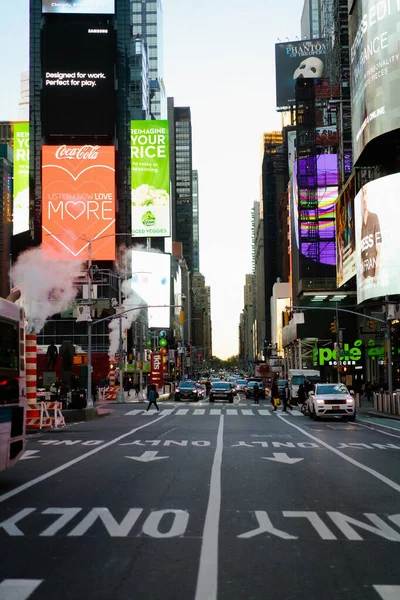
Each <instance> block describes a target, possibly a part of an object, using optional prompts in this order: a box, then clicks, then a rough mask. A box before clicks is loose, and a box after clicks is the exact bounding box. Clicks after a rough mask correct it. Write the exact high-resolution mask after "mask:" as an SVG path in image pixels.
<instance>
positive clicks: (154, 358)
mask: <svg viewBox="0 0 400 600" xmlns="http://www.w3.org/2000/svg"><path fill="white" fill-rule="evenodd" d="M150 383H151V384H154V385H156V386H157V387H161V386H163V385H164V372H163V356H162V354H161V352H153V353H152V354H151V358H150Z"/></svg>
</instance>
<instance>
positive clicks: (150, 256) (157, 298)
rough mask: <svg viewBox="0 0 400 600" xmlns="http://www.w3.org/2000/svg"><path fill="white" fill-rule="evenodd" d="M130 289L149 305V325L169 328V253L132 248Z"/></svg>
mask: <svg viewBox="0 0 400 600" xmlns="http://www.w3.org/2000/svg"><path fill="white" fill-rule="evenodd" d="M132 289H133V290H134V291H135V292H136V294H138V295H139V296H140V297H141V298H142V299H143V301H144V302H145V303H146V304H147V305H148V306H149V309H148V319H149V327H156V328H163V329H164V328H165V329H169V327H170V311H171V309H170V304H171V255H170V254H161V253H160V252H146V251H141V250H132ZM160 305H161V306H160Z"/></svg>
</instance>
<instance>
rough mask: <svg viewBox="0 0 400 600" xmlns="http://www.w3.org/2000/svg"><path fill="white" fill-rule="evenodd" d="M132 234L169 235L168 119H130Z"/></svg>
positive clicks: (135, 235) (147, 235)
mask: <svg viewBox="0 0 400 600" xmlns="http://www.w3.org/2000/svg"><path fill="white" fill-rule="evenodd" d="M131 175H132V181H131V184H132V236H133V237H168V236H170V235H171V225H170V223H171V218H170V178H169V130H168V121H131Z"/></svg>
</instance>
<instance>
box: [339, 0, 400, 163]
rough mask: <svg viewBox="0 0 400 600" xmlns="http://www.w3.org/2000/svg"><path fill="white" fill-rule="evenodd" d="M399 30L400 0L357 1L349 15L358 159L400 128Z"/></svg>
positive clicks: (354, 148)
mask: <svg viewBox="0 0 400 600" xmlns="http://www.w3.org/2000/svg"><path fill="white" fill-rule="evenodd" d="M399 31H400V10H399V2H398V0H380V1H378V2H377V1H376V0H357V2H356V4H355V6H354V9H353V11H352V13H351V14H350V16H349V43H350V74H351V91H352V103H351V106H352V127H353V151H354V162H356V161H357V160H358V158H359V157H360V154H361V152H362V151H363V149H364V148H365V146H366V145H367V144H368V142H370V141H371V140H373V139H374V138H376V137H378V136H379V135H382V134H383V133H387V132H389V131H392V130H394V129H397V128H399V127H400V104H399V101H398V99H399V97H400V53H399Z"/></svg>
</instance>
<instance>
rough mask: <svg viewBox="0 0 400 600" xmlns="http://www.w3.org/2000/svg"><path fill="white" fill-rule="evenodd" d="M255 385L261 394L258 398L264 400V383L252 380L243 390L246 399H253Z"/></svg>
mask: <svg viewBox="0 0 400 600" xmlns="http://www.w3.org/2000/svg"><path fill="white" fill-rule="evenodd" d="M255 384H257V385H258V387H259V390H260V392H261V394H260V397H261V398H264V396H265V385H264V383H263V382H262V381H256V380H252V381H249V382H248V383H247V386H246V387H245V390H244V393H245V396H246V398H254V386H255Z"/></svg>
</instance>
